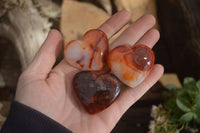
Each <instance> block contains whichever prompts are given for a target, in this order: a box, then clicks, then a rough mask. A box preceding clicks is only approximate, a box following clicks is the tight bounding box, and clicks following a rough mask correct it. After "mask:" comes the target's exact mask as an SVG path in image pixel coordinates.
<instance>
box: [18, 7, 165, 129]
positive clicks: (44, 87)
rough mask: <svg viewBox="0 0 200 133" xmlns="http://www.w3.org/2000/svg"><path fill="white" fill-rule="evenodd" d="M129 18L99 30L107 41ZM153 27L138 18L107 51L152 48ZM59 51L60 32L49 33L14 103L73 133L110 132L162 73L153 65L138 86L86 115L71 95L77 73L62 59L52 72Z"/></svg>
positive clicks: (23, 77)
mask: <svg viewBox="0 0 200 133" xmlns="http://www.w3.org/2000/svg"><path fill="white" fill-rule="evenodd" d="M130 18H131V14H130V13H129V12H127V11H124V10H123V11H120V12H118V13H116V14H115V15H114V16H112V17H111V18H110V19H109V20H107V21H106V22H105V23H104V24H102V25H101V26H100V27H99V29H100V30H102V31H104V32H105V33H106V34H107V36H108V38H110V37H112V36H113V35H114V34H115V33H116V32H117V31H119V30H120V29H121V28H122V27H123V26H124V25H125V24H126V23H128V22H129V20H130ZM154 24H155V18H154V17H153V16H152V15H145V16H143V17H141V18H139V19H138V20H137V21H135V22H134V23H133V24H131V25H130V26H129V27H128V28H127V29H126V30H125V31H124V32H123V33H122V34H121V35H120V36H119V37H118V38H117V39H116V40H115V41H114V42H113V43H112V44H111V47H112V48H114V47H116V46H119V45H120V44H130V45H131V46H133V44H135V43H140V44H146V45H147V46H148V47H153V46H154V44H155V43H156V42H157V41H158V39H159V32H158V31H157V30H156V29H153V28H152V27H153V26H154ZM61 48H62V36H61V34H60V32H59V31H57V30H51V31H50V32H49V34H48V37H47V39H46V40H45V42H44V44H43V45H42V47H41V48H40V49H39V51H38V53H37V54H36V56H35V57H34V59H33V61H32V62H31V63H30V65H29V66H28V68H27V69H26V70H25V71H24V72H23V73H22V74H21V76H20V78H19V81H18V85H17V91H16V97H15V100H16V101H18V102H20V103H22V104H25V105H27V106H29V107H31V108H33V109H35V110H37V111H40V112H42V113H43V114H45V115H46V116H48V117H50V118H52V119H53V120H55V121H57V122H58V123H60V124H61V125H63V126H65V127H66V128H68V129H70V130H71V131H73V132H75V133H76V132H82V133H94V132H96V133H106V132H110V131H111V130H112V129H113V128H114V126H115V125H116V124H117V122H118V121H119V119H120V118H121V116H122V115H123V114H124V113H125V112H126V111H127V109H128V108H129V107H130V106H131V105H133V104H134V103H135V102H136V101H137V100H138V99H139V98H140V97H141V96H142V95H143V94H144V93H145V92H146V91H148V90H149V89H150V87H152V85H154V84H155V83H156V82H157V81H158V79H159V78H160V77H161V76H162V74H163V71H164V69H163V67H162V65H159V64H155V65H154V66H153V69H152V71H151V72H150V74H149V75H148V76H147V78H146V79H145V80H144V81H143V82H142V83H141V84H139V85H138V86H136V87H135V88H127V89H126V90H124V91H122V92H121V94H120V96H119V97H118V99H117V100H116V101H115V102H114V103H113V104H112V105H111V106H110V107H108V108H107V109H105V110H104V111H102V112H100V113H97V114H95V115H90V114H88V113H87V112H86V111H85V110H84V109H83V107H82V106H81V105H80V104H79V103H78V102H77V99H76V97H75V96H74V93H73V91H72V86H71V83H72V78H73V76H74V74H76V73H77V72H78V70H77V69H75V68H73V67H72V66H70V65H69V64H68V63H67V61H66V60H65V59H63V60H62V61H61V62H60V63H59V64H58V65H56V66H55V67H54V68H52V67H53V65H54V63H55V61H56V58H57V57H58V55H59V53H60V52H61Z"/></svg>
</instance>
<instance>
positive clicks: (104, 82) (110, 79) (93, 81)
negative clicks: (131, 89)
mask: <svg viewBox="0 0 200 133" xmlns="http://www.w3.org/2000/svg"><path fill="white" fill-rule="evenodd" d="M73 88H74V91H75V94H76V95H77V97H78V99H79V101H80V102H81V104H82V105H83V106H84V108H85V109H86V111H87V112H88V113H90V114H95V113H97V112H100V111H102V110H104V109H105V108H107V107H108V106H110V105H111V104H112V103H113V102H114V101H115V99H116V98H117V97H118V96H119V94H120V88H121V82H120V81H119V80H118V79H117V78H116V77H115V76H114V75H112V74H103V75H102V74H101V75H98V74H96V73H95V72H90V71H82V72H79V73H77V74H76V75H75V77H74V79H73Z"/></svg>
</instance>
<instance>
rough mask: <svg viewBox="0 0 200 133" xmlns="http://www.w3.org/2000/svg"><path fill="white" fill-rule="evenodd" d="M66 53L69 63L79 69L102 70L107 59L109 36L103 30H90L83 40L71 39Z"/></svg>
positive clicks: (66, 47)
mask: <svg viewBox="0 0 200 133" xmlns="http://www.w3.org/2000/svg"><path fill="white" fill-rule="evenodd" d="M64 53H65V58H66V59H67V61H68V62H69V64H71V65H72V66H74V67H76V68H78V69H82V70H95V71H96V70H101V69H102V68H104V66H105V65H106V61H107V56H108V38H107V36H106V34H105V33H104V32H103V31H101V30H97V29H94V30H90V31H88V32H86V33H85V35H84V36H83V38H82V40H73V41H70V42H69V43H68V44H67V45H66V46H65V51H64Z"/></svg>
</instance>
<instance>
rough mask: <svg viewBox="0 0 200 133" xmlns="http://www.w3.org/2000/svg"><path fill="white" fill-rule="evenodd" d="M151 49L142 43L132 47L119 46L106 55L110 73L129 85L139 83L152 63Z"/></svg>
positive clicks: (149, 69) (147, 72)
mask: <svg viewBox="0 0 200 133" xmlns="http://www.w3.org/2000/svg"><path fill="white" fill-rule="evenodd" d="M154 59H155V57H154V53H153V51H152V50H151V49H150V48H149V47H147V46H145V45H142V44H137V45H135V46H134V47H133V48H130V47H128V46H119V47H116V48H114V49H113V50H112V51H111V52H110V53H109V55H108V65H109V67H110V69H111V71H112V73H113V74H114V75H115V76H117V77H118V78H119V79H120V80H121V81H122V82H123V83H125V84H126V85H128V86H129V87H135V86H137V85H138V84H140V83H141V82H142V81H143V80H144V79H145V78H146V76H147V75H148V74H149V72H150V71H151V69H152V67H153V65H154Z"/></svg>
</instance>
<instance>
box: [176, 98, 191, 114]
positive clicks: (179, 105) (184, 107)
mask: <svg viewBox="0 0 200 133" xmlns="http://www.w3.org/2000/svg"><path fill="white" fill-rule="evenodd" d="M176 104H177V106H178V107H179V109H181V110H182V111H183V112H190V111H191V109H190V108H189V107H188V106H187V105H186V104H185V103H183V102H182V101H181V100H180V99H179V98H176Z"/></svg>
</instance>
